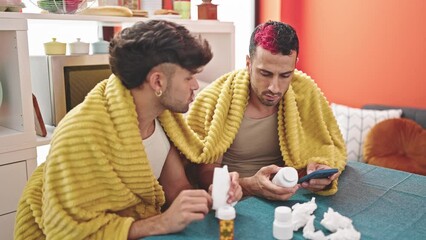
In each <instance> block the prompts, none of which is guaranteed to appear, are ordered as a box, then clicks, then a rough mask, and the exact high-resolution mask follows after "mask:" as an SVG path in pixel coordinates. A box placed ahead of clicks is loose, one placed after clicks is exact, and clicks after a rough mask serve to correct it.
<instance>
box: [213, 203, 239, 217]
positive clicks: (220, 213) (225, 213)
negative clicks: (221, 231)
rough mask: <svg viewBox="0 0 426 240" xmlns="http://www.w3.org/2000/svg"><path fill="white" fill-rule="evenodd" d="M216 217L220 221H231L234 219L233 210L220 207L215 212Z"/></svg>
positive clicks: (229, 207)
mask: <svg viewBox="0 0 426 240" xmlns="http://www.w3.org/2000/svg"><path fill="white" fill-rule="evenodd" d="M216 211H217V212H216V216H217V218H219V219H220V220H233V219H235V215H236V213H235V208H234V207H232V206H229V205H227V206H222V207H220V208H219V209H217V210H216Z"/></svg>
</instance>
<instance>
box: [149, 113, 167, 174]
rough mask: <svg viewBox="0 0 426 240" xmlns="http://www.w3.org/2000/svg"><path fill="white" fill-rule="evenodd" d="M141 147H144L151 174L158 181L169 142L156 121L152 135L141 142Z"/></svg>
mask: <svg viewBox="0 0 426 240" xmlns="http://www.w3.org/2000/svg"><path fill="white" fill-rule="evenodd" d="M143 145H144V146H145V152H146V155H147V157H148V161H149V163H150V164H151V168H152V172H153V173H154V176H155V177H156V178H157V179H158V178H159V177H160V174H161V170H162V169H163V166H164V163H165V162H166V158H167V154H169V150H170V142H169V139H168V138H167V136H166V133H165V132H164V130H163V127H161V124H160V122H159V121H158V120H157V119H155V129H154V133H153V134H152V135H151V136H149V137H148V138H147V139H144V140H143Z"/></svg>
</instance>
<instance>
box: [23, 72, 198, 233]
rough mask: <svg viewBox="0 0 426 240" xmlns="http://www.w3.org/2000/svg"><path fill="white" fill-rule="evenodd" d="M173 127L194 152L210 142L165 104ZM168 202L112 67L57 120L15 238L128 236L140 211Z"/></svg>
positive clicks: (167, 126) (177, 139)
mask: <svg viewBox="0 0 426 240" xmlns="http://www.w3.org/2000/svg"><path fill="white" fill-rule="evenodd" d="M160 122H161V124H162V125H163V128H164V130H165V132H166V133H167V134H168V135H169V138H170V139H171V140H172V141H173V142H174V143H175V145H176V146H177V147H178V149H180V150H181V151H182V152H183V153H184V154H185V155H186V156H187V157H188V158H189V159H197V157H198V156H199V155H200V154H201V151H202V149H203V144H202V142H201V141H200V139H199V138H198V137H197V136H196V135H195V134H194V133H193V132H192V131H191V130H190V129H189V127H188V126H187V125H186V123H185V120H184V118H183V116H182V114H173V113H171V112H169V111H165V112H164V113H163V115H162V116H161V117H160ZM164 202H165V197H164V192H163V190H162V187H161V186H160V184H159V183H158V181H157V179H156V178H155V177H154V175H153V173H152V171H151V168H150V165H149V162H148V160H147V157H146V153H145V150H144V148H143V143H142V139H141V136H140V133H139V128H138V121H137V113H136V111H135V105H134V102H133V98H132V96H131V94H130V91H129V90H127V89H125V88H124V87H123V86H122V84H121V83H120V81H119V79H118V78H116V77H115V76H114V75H112V76H111V77H110V78H109V79H108V80H105V81H103V82H102V83H100V84H98V85H97V86H96V87H95V88H94V89H93V90H92V91H91V92H90V93H89V94H88V96H87V98H86V100H85V102H84V103H82V104H80V105H79V106H77V107H76V108H74V109H73V110H72V111H71V112H70V113H69V114H68V115H67V116H66V117H65V118H64V119H63V120H62V121H61V123H60V124H59V126H58V127H57V128H56V130H55V133H54V136H53V138H52V141H51V150H50V153H49V155H48V158H47V161H46V162H45V163H43V164H42V165H40V166H39V167H38V168H37V169H36V171H35V172H34V174H33V175H32V176H31V178H30V180H29V182H28V184H27V186H26V188H25V190H24V192H23V195H22V197H21V200H20V202H19V206H18V212H17V217H16V225H15V239H16V240H20V239H25V240H28V239H46V238H47V239H52V240H53V239H60V240H64V239H73V240H76V239H114V240H116V239H127V234H128V230H129V228H130V225H131V224H132V222H133V221H134V220H135V219H141V218H147V217H150V216H152V215H156V214H159V213H160V208H161V206H162V205H163V204H164Z"/></svg>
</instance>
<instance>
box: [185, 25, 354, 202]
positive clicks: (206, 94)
mask: <svg viewBox="0 0 426 240" xmlns="http://www.w3.org/2000/svg"><path fill="white" fill-rule="evenodd" d="M298 53H299V40H298V36H297V34H296V31H295V30H294V29H293V28H292V27H291V26H290V25H288V24H285V23H282V22H276V21H268V22H266V23H264V24H261V25H259V26H257V27H256V29H255V30H254V32H253V33H252V36H251V39H250V47H249V56H247V57H246V69H243V70H236V71H233V72H231V73H228V74H225V75H223V76H222V77H220V78H219V79H217V80H216V81H214V82H213V83H212V84H211V85H210V86H209V87H207V88H206V89H204V90H203V91H202V92H201V93H200V94H199V95H198V96H197V98H196V100H195V102H194V103H193V105H192V107H191V109H190V111H189V115H188V118H187V120H188V123H189V125H190V126H191V128H192V129H193V130H194V131H195V132H196V133H197V134H198V136H199V137H200V139H202V140H203V141H204V143H205V149H204V150H203V151H204V152H205V154H206V156H211V157H212V158H217V161H216V164H206V165H201V166H198V167H199V170H200V171H198V174H199V175H198V176H199V178H200V180H201V182H202V183H204V187H207V186H209V185H210V183H211V181H212V173H213V169H214V167H215V166H218V165H227V166H228V168H229V170H230V171H236V172H238V173H239V175H240V180H239V181H240V185H241V186H242V188H243V192H244V195H245V196H250V195H254V196H260V197H265V198H268V199H273V200H287V199H289V198H290V197H291V196H292V195H293V194H294V193H295V192H296V191H297V190H298V189H299V188H300V187H302V188H306V189H308V190H310V191H313V192H317V193H318V194H322V195H331V194H334V193H335V192H336V191H337V179H338V176H339V175H340V173H341V172H342V171H343V170H344V168H345V165H346V150H345V144H344V140H343V138H342V136H341V134H340V131H339V128H338V125H337V123H336V120H335V118H334V116H333V113H332V111H331V109H330V107H329V105H328V102H327V100H326V98H325V97H324V95H323V94H322V92H321V91H320V89H319V88H318V87H317V85H316V84H315V82H314V81H313V80H312V79H311V78H310V77H309V76H307V75H306V74H304V73H303V72H301V71H298V70H296V63H297V60H298ZM284 166H290V167H294V168H296V169H297V170H298V171H299V175H300V176H302V175H304V174H306V173H310V172H312V171H315V170H319V169H328V168H338V169H339V172H338V173H336V174H334V175H333V176H331V177H329V178H326V179H312V180H310V181H308V182H305V183H302V184H298V185H296V186H294V187H290V188H286V187H279V186H277V185H275V184H273V183H272V182H271V178H272V177H273V176H274V175H275V174H276V173H277V172H278V171H279V170H280V169H281V168H282V167H284ZM200 168H201V169H200Z"/></svg>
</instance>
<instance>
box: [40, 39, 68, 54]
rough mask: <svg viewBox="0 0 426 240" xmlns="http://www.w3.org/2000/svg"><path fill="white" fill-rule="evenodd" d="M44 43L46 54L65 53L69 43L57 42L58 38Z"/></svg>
mask: <svg viewBox="0 0 426 240" xmlns="http://www.w3.org/2000/svg"><path fill="white" fill-rule="evenodd" d="M43 45H44V52H45V54H46V55H65V53H66V52H67V44H66V43H62V42H57V41H56V38H52V41H51V42H46V43H44V44H43Z"/></svg>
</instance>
